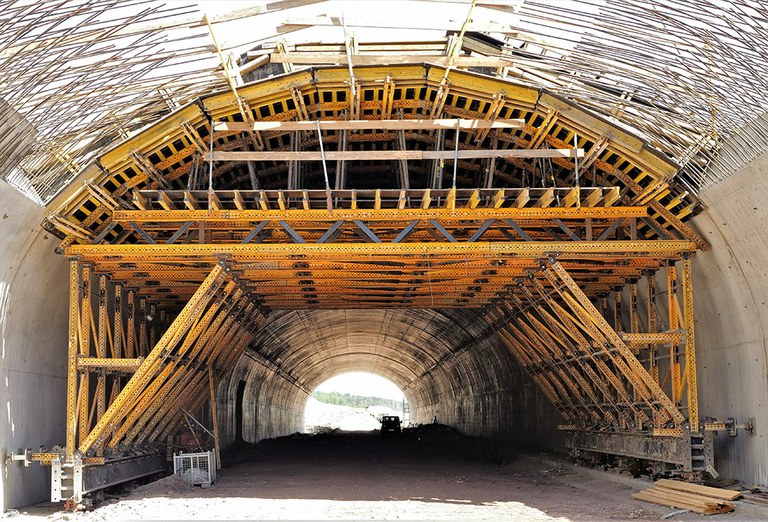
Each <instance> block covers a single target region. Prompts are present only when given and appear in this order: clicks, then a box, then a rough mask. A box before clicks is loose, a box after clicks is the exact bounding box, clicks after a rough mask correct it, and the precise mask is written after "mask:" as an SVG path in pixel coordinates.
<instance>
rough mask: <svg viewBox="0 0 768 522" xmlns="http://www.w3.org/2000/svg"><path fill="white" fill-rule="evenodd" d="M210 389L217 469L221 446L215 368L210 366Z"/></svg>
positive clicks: (219, 463)
mask: <svg viewBox="0 0 768 522" xmlns="http://www.w3.org/2000/svg"><path fill="white" fill-rule="evenodd" d="M208 389H209V391H210V392H211V418H212V419H213V444H214V447H215V448H216V469H221V448H220V447H219V421H218V419H217V414H216V391H215V387H214V385H213V368H212V367H210V366H209V367H208Z"/></svg>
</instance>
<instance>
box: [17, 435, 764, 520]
mask: <svg viewBox="0 0 768 522" xmlns="http://www.w3.org/2000/svg"><path fill="white" fill-rule="evenodd" d="M223 460H224V464H225V467H224V469H222V470H221V471H220V473H219V478H218V480H217V481H216V483H215V484H213V485H212V486H211V487H209V488H206V489H201V488H199V487H192V486H189V485H187V484H186V483H184V482H181V481H179V480H178V479H176V478H174V477H167V478H165V479H161V480H159V481H157V482H154V483H151V484H147V485H144V486H141V487H139V488H137V489H134V490H133V491H132V492H130V493H125V494H123V495H121V496H120V497H119V498H117V499H110V500H108V501H106V502H103V503H101V504H100V505H98V506H97V507H96V508H94V509H92V510H90V511H86V512H80V513H63V512H61V511H56V507H55V506H51V505H50V504H48V505H46V504H43V505H40V506H36V507H33V508H29V509H26V510H20V511H22V513H21V514H19V515H17V516H16V517H14V518H15V519H17V520H70V521H83V522H89V521H107V520H108V521H113V520H138V519H140V520H180V519H184V520H190V519H196V520H200V519H271V520H275V519H280V520H318V519H321V520H323V519H324V520H328V519H330V520H352V519H357V520H360V519H364V520H365V519H367V520H382V519H386V520H525V521H529V520H530V521H537V520H556V521H565V520H574V521H575V520H660V519H661V517H662V515H665V514H668V513H670V512H672V511H674V510H672V509H670V508H665V507H662V506H655V505H652V504H647V503H644V502H640V501H636V500H633V499H632V497H631V494H632V493H633V492H635V491H638V490H639V489H642V488H643V487H647V486H648V485H649V483H647V482H642V481H633V479H628V478H621V479H620V478H619V477H612V476H611V474H609V473H602V472H594V471H591V470H584V469H580V468H575V467H573V466H571V465H569V464H567V463H565V462H563V461H559V460H553V457H550V456H540V455H534V456H531V455H527V456H518V457H514V458H513V459H510V458H509V456H507V457H506V459H505V458H502V454H501V452H499V451H498V450H497V449H496V448H493V447H492V446H490V445H488V444H487V443H484V442H482V441H480V440H477V439H472V438H468V437H463V436H461V435H459V434H458V433H457V432H455V431H453V430H449V429H445V428H442V427H432V428H426V429H422V430H415V431H410V430H409V431H408V432H406V433H405V434H404V435H403V436H401V437H385V438H383V437H381V436H379V435H378V434H376V433H349V432H335V433H331V434H326V435H317V436H313V437H308V436H303V435H295V436H292V437H283V438H280V439H275V440H269V441H263V442H262V443H260V444H257V445H240V446H239V447H238V448H234V449H232V450H230V451H229V452H228V453H227V454H226V455H225V457H224V459H223ZM750 509H751V511H750ZM750 509H741V508H740V507H738V508H737V511H736V513H734V514H729V515H719V516H717V517H715V518H716V520H766V519H768V510H765V511H759V512H757V513H756V512H755V511H754V509H755V508H750ZM703 519H704V517H703V516H700V515H696V514H693V513H685V514H679V515H676V516H675V517H674V518H673V519H672V520H673V521H677V520H703ZM708 520H714V519H712V518H711V517H708Z"/></svg>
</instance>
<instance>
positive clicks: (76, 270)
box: [65, 259, 80, 462]
mask: <svg viewBox="0 0 768 522" xmlns="http://www.w3.org/2000/svg"><path fill="white" fill-rule="evenodd" d="M79 311H80V263H78V261H77V260H74V259H72V260H70V261H69V339H68V347H67V435H66V449H65V451H66V455H65V458H66V461H67V462H72V461H73V460H74V457H75V444H76V442H75V439H76V434H77V406H78V400H77V355H78V352H79V347H78V326H77V325H78V322H79V320H80V319H79Z"/></svg>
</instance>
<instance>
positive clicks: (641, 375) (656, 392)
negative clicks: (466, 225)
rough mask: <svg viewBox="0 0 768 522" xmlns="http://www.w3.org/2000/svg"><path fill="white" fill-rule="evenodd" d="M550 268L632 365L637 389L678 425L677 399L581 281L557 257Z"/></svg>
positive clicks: (680, 417) (679, 414) (631, 378)
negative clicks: (665, 389)
mask: <svg viewBox="0 0 768 522" xmlns="http://www.w3.org/2000/svg"><path fill="white" fill-rule="evenodd" d="M547 270H550V271H551V272H552V273H554V274H556V276H557V277H558V278H559V279H560V280H561V281H562V282H563V283H564V284H565V286H566V287H567V288H568V290H569V291H570V293H571V295H572V298H573V299H574V301H575V302H574V303H573V304H577V305H580V306H581V308H582V309H583V310H584V311H586V312H587V314H589V316H590V319H591V321H592V322H593V323H594V324H595V326H597V327H598V328H599V329H600V330H601V331H602V333H603V335H605V337H606V339H607V340H608V341H609V343H610V344H611V345H612V346H613V347H615V348H616V349H617V350H618V352H619V355H620V356H621V357H622V358H623V359H624V361H625V363H626V364H627V365H628V366H629V370H630V371H631V374H630V375H627V377H628V378H630V382H633V384H634V385H635V386H634V388H635V389H637V390H638V391H639V392H640V393H641V394H642V395H646V394H648V393H650V396H646V397H645V399H646V401H647V402H648V403H649V406H652V404H653V402H655V403H657V404H658V405H659V406H661V407H662V408H663V409H664V410H665V413H666V414H667V415H668V416H669V417H670V418H671V419H672V420H674V421H675V423H676V424H678V425H679V424H680V423H681V422H682V421H684V417H683V415H682V413H680V411H679V410H678V409H677V408H676V407H675V405H674V403H673V402H672V401H671V400H670V399H669V397H667V395H666V394H665V393H664V391H663V390H662V389H661V387H660V386H659V385H658V384H657V383H656V382H655V381H654V380H653V377H651V375H650V374H649V373H648V371H647V370H646V369H645V368H644V367H643V365H642V364H641V363H640V361H638V360H637V358H636V357H635V356H634V354H633V353H632V351H631V350H630V349H629V348H628V347H627V345H626V344H624V342H623V341H622V340H621V338H620V337H619V336H618V334H617V333H616V331H615V330H613V329H612V328H611V326H610V325H609V324H608V323H607V322H606V321H605V319H603V317H602V316H601V315H600V312H599V311H598V310H597V308H595V305H594V304H592V301H590V299H589V297H588V296H587V295H586V294H584V292H582V290H581V289H580V288H579V285H578V284H577V283H576V282H575V281H574V280H573V278H571V276H570V275H569V274H568V272H567V271H566V270H565V269H564V268H563V267H562V266H561V265H560V263H558V262H557V260H555V259H551V260H550V262H549V267H548V268H547ZM566 297H567V296H566ZM652 411H653V407H652Z"/></svg>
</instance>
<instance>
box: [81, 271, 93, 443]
mask: <svg viewBox="0 0 768 522" xmlns="http://www.w3.org/2000/svg"><path fill="white" fill-rule="evenodd" d="M80 282H81V284H80V292H81V296H82V297H81V299H80V355H81V356H83V357H90V356H91V267H90V266H89V265H83V270H82V278H81V281H80ZM89 387H90V375H89V373H88V372H87V371H85V372H83V373H82V374H81V376H80V397H79V398H80V443H81V444H82V442H83V440H85V437H86V435H87V434H88V431H89V430H90V428H91V423H90V415H89V414H90V408H89V407H88V406H89V400H90V389H89Z"/></svg>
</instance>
